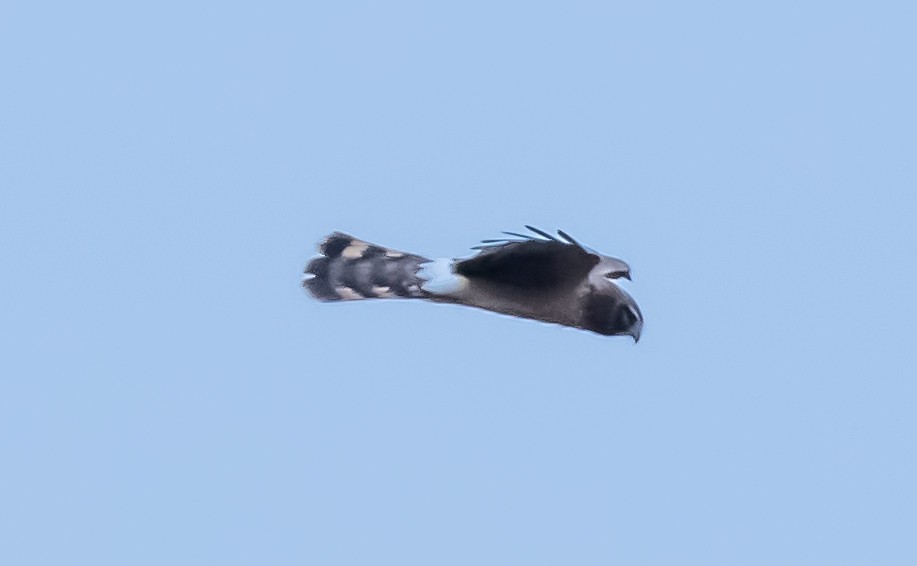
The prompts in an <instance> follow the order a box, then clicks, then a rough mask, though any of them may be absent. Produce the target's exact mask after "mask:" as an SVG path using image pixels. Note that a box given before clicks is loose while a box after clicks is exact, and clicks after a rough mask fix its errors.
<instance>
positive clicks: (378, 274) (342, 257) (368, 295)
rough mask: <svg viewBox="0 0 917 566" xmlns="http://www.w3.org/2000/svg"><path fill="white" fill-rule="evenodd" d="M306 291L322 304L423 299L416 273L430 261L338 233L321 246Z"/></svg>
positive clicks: (308, 271) (308, 268) (308, 272)
mask: <svg viewBox="0 0 917 566" xmlns="http://www.w3.org/2000/svg"><path fill="white" fill-rule="evenodd" d="M318 251H319V253H320V254H321V255H320V256H319V257H316V258H314V259H312V260H311V261H310V262H309V264H308V265H307V266H306V269H305V277H304V278H303V287H305V288H306V289H307V290H308V291H309V292H310V293H311V294H312V296H313V297H315V298H316V299H318V300H321V301H343V300H355V299H384V298H392V297H403V298H418V297H423V296H424V292H423V291H422V290H421V285H422V284H423V283H424V281H423V280H422V279H420V278H418V277H417V275H416V273H417V271H418V269H419V268H420V265H421V264H425V263H428V262H429V261H430V260H428V259H426V258H424V257H421V256H418V255H414V254H408V253H404V252H399V251H397V250H392V249H389V248H384V247H382V246H377V245H375V244H371V243H369V242H365V241H363V240H360V239H357V238H354V237H353V236H350V235H348V234H344V233H341V232H335V233H333V234H331V235H330V236H328V237H327V238H325V239H324V240H323V241H322V242H321V243H320V244H319V246H318Z"/></svg>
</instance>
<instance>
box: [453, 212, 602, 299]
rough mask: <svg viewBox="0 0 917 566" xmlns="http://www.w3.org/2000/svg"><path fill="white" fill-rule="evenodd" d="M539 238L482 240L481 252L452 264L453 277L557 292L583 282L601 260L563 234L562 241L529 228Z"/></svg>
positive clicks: (522, 236)
mask: <svg viewBox="0 0 917 566" xmlns="http://www.w3.org/2000/svg"><path fill="white" fill-rule="evenodd" d="M526 228H529V229H530V230H532V231H533V232H534V233H535V234H537V235H539V236H541V238H535V237H532V236H527V235H523V234H515V233H511V232H507V234H508V235H510V236H515V237H517V238H519V239H506V240H484V242H483V243H484V244H485V245H483V246H478V247H477V248H475V249H479V250H481V252H480V253H479V254H478V255H476V256H474V257H472V258H469V259H465V260H459V261H457V262H456V263H455V267H454V270H455V273H457V274H459V275H463V276H465V277H467V278H468V279H470V280H479V281H486V282H489V283H495V284H499V285H507V286H510V287H516V288H523V289H530V290H536V289H538V290H558V289H562V288H566V287H573V286H576V285H578V284H579V283H581V282H582V281H584V280H585V279H586V277H587V274H588V273H589V271H590V270H591V269H592V268H593V267H594V266H595V265H596V264H597V263H599V260H600V258H599V257H598V256H597V255H596V254H594V253H592V252H590V251H588V250H586V249H585V248H583V247H582V246H580V245H579V244H578V243H576V242H575V241H574V240H573V239H572V238H570V237H569V236H567V235H566V234H565V233H563V232H559V234H560V237H561V238H562V239H563V240H559V239H557V238H556V237H554V236H551V235H550V234H548V233H547V232H543V231H541V230H538V229H535V228H531V227H529V226H526Z"/></svg>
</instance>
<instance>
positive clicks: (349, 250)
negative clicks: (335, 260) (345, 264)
mask: <svg viewBox="0 0 917 566" xmlns="http://www.w3.org/2000/svg"><path fill="white" fill-rule="evenodd" d="M368 247H369V243H368V242H364V241H362V240H354V241H352V242H350V245H349V246H347V247H346V248H344V251H342V252H341V257H345V258H347V259H357V258H358V257H362V256H363V252H365V251H366V248H368Z"/></svg>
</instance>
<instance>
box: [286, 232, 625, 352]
mask: <svg viewBox="0 0 917 566" xmlns="http://www.w3.org/2000/svg"><path fill="white" fill-rule="evenodd" d="M526 228H527V229H528V230H530V231H531V232H532V235H527V234H517V233H515V232H504V234H506V235H507V236H508V237H507V238H502V239H498V240H483V241H482V242H481V244H482V245H480V246H477V247H475V248H473V249H476V250H478V253H477V254H476V255H474V256H472V257H470V258H468V259H435V260H430V259H427V258H425V257H421V256H419V255H414V254H409V253H404V252H400V251H396V250H393V249H389V248H384V247H382V246H377V245H374V244H370V243H369V242H365V241H363V240H359V239H357V238H354V237H353V236H348V235H347V234H343V233H341V232H335V233H333V234H331V235H330V236H328V237H327V238H325V239H324V240H323V241H322V242H321V243H320V244H319V246H318V251H319V253H320V254H321V255H320V256H319V257H316V258H314V259H312V260H311V261H310V262H309V264H308V265H307V266H306V270H305V277H304V279H303V287H305V288H306V289H308V290H309V292H310V293H311V294H312V296H313V297H315V298H316V299H318V300H320V301H342V300H354V299H382V298H392V297H402V298H410V299H426V300H429V301H435V302H439V303H453V304H459V305H468V306H472V307H478V308H482V309H486V310H490V311H495V312H498V313H503V314H508V315H512V316H518V317H522V318H531V319H535V320H542V321H545V322H554V323H557V324H562V325H565V326H572V327H574V328H581V329H583V330H589V331H592V332H597V333H599V334H602V335H605V336H620V335H627V336H631V337H632V338H633V339H634V341H635V342H636V341H637V340H639V339H640V331H641V330H642V329H643V315H642V314H640V308H639V307H638V306H637V303H636V302H635V301H634V299H633V298H631V296H630V295H628V294H627V293H626V292H625V291H624V290H623V289H622V288H621V286H620V285H619V282H620V279H628V280H629V279H630V266H628V265H627V264H626V263H625V262H624V261H622V260H620V259H617V258H614V257H609V256H606V255H602V254H600V253H598V252H596V251H594V250H591V249H589V248H587V247H585V246H582V245H581V244H579V243H578V242H577V241H576V240H574V239H573V238H571V237H570V236H568V235H567V234H566V233H564V232H563V231H560V230H558V231H557V236H552V235H551V234H549V233H547V232H544V231H542V230H538V229H537V228H532V227H531V226H526Z"/></svg>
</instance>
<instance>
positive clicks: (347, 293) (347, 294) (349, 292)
mask: <svg viewBox="0 0 917 566" xmlns="http://www.w3.org/2000/svg"><path fill="white" fill-rule="evenodd" d="M334 292H335V293H337V294H338V297H340V298H342V299H344V300H345V301H355V300H357V299H362V298H363V295H361V294H359V293H357V292H356V291H354V290H353V289H351V288H350V287H344V286H341V287H335V288H334Z"/></svg>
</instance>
